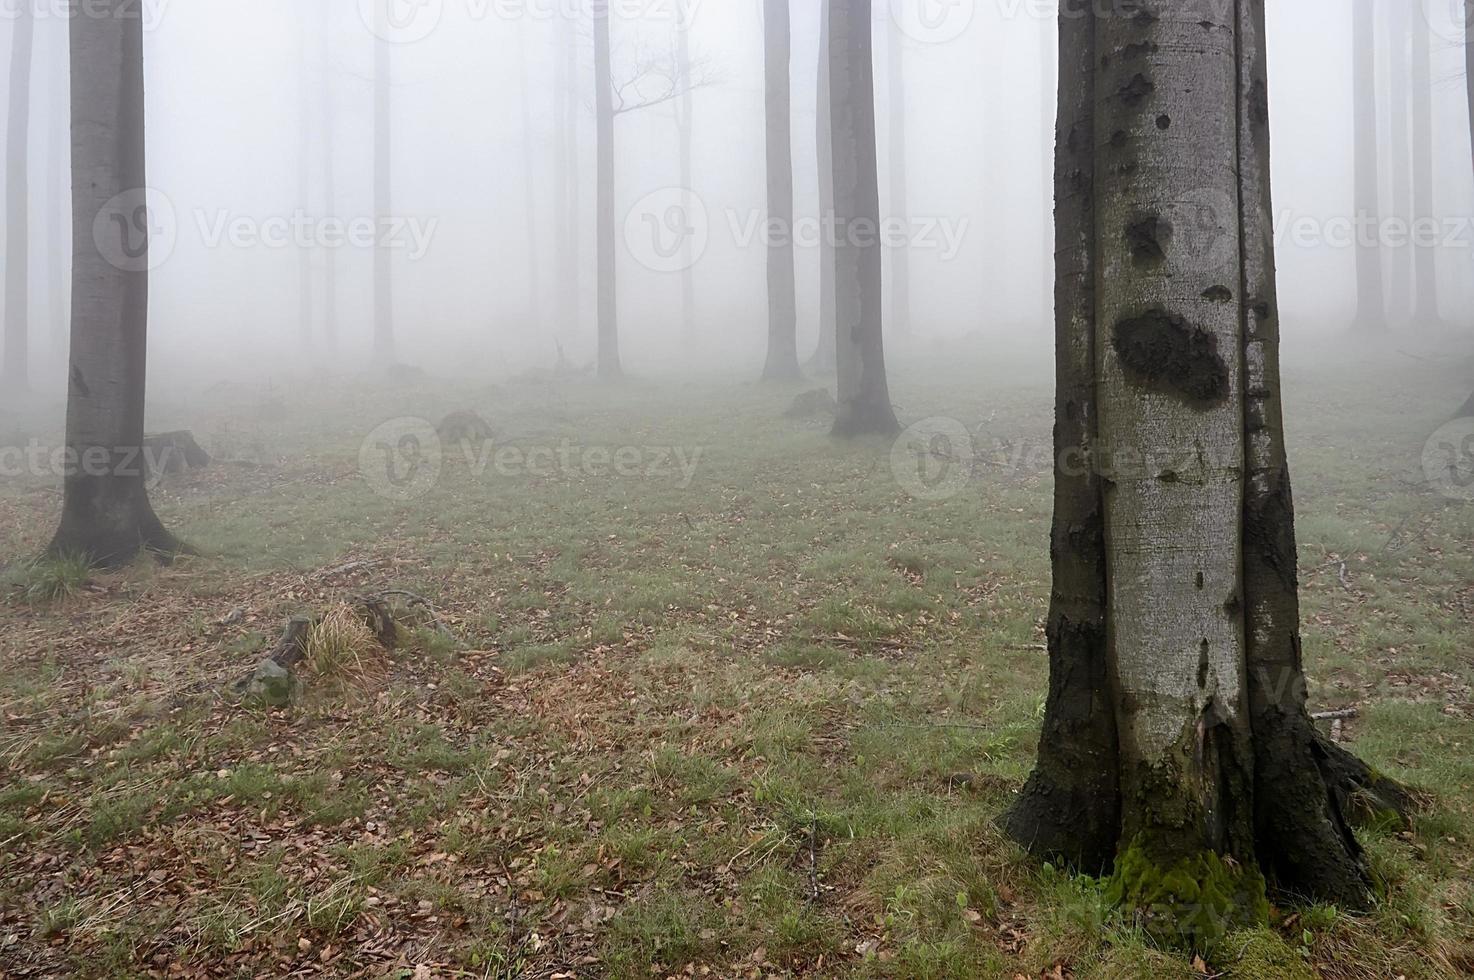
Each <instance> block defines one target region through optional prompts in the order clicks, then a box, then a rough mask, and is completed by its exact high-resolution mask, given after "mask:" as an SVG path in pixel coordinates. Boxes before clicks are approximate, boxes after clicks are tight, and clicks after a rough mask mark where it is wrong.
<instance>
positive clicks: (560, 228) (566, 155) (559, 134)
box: [553, 18, 582, 337]
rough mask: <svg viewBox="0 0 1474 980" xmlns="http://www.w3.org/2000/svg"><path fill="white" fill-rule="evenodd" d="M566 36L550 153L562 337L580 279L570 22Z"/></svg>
mask: <svg viewBox="0 0 1474 980" xmlns="http://www.w3.org/2000/svg"><path fill="white" fill-rule="evenodd" d="M566 23H567V27H568V30H567V33H566V34H565V36H564V37H562V38H561V39H560V43H561V45H562V53H561V57H560V58H559V59H558V80H557V86H558V87H557V91H556V92H555V93H554V107H555V113H556V116H557V119H556V122H555V128H556V135H555V137H554V148H553V153H554V156H555V157H556V161H555V163H554V167H555V168H556V170H557V176H556V178H555V181H554V186H555V188H556V190H555V193H554V203H555V206H556V208H557V216H556V220H555V221H554V235H555V237H556V240H557V242H556V248H557V253H558V271H559V275H560V276H561V277H562V279H563V281H562V282H561V283H560V284H559V287H558V290H557V305H558V332H559V334H560V335H562V336H565V337H567V336H573V335H576V334H577V333H578V324H579V309H580V303H579V296H580V289H581V279H582V277H581V276H580V275H579V268H580V266H581V263H580V261H579V254H578V253H579V248H578V241H579V236H578V196H579V195H578V186H579V173H578V110H579V89H578V83H577V81H576V78H577V74H578V71H577V69H578V47H577V43H578V28H577V24H576V23H575V22H574V21H573V20H572V19H571V18H570V19H568V21H567V22H566Z"/></svg>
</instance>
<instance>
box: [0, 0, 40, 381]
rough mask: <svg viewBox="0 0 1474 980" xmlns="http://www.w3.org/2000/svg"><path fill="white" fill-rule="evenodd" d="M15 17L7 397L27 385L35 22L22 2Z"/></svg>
mask: <svg viewBox="0 0 1474 980" xmlns="http://www.w3.org/2000/svg"><path fill="white" fill-rule="evenodd" d="M16 12H17V15H18V16H17V17H16V18H15V21H14V27H13V28H12V31H13V37H12V42H11V49H10V99H9V102H10V105H9V108H8V109H7V113H8V115H7V117H6V136H5V363H4V366H3V367H0V388H3V389H4V391H5V392H7V393H10V392H22V391H26V390H27V389H29V388H30V385H31V382H30V363H31V357H30V340H31V337H30V330H31V303H30V288H31V287H30V271H31V263H30V248H31V242H30V150H31V140H30V127H31V60H32V59H31V55H32V52H33V50H34V47H35V39H36V19H35V16H34V14H33V13H32V11H31V0H23V2H22V3H20V4H19V6H18V9H17V11H16Z"/></svg>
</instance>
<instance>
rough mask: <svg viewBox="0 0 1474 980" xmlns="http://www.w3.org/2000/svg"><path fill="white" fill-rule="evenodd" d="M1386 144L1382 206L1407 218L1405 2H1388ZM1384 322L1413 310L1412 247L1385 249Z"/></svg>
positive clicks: (1402, 322) (1401, 322) (1401, 321)
mask: <svg viewBox="0 0 1474 980" xmlns="http://www.w3.org/2000/svg"><path fill="white" fill-rule="evenodd" d="M1383 20H1384V23H1385V24H1386V26H1387V85H1386V89H1387V143H1388V153H1387V160H1388V168H1387V169H1388V171H1389V173H1388V175H1387V176H1388V181H1387V183H1388V186H1389V187H1390V189H1391V192H1392V200H1391V201H1390V202H1389V204H1388V206H1387V207H1386V208H1385V211H1386V214H1387V216H1388V217H1396V218H1399V219H1401V220H1403V221H1407V220H1409V219H1410V218H1411V217H1412V201H1413V185H1412V170H1411V167H1412V145H1411V142H1410V141H1409V138H1408V115H1409V114H1410V112H1411V111H1412V105H1411V103H1410V101H1409V99H1408V96H1409V92H1408V78H1409V74H1410V71H1411V69H1410V67H1409V62H1408V56H1409V52H1408V43H1409V40H1410V30H1411V20H1412V11H1411V9H1410V8H1409V6H1408V4H1406V3H1400V2H1399V3H1389V4H1387V11H1386V16H1385V17H1384V19H1383ZM1387 252H1388V254H1387V260H1388V274H1387V307H1388V318H1387V325H1388V326H1389V327H1391V328H1392V329H1399V328H1401V327H1404V326H1406V325H1407V320H1408V318H1409V317H1410V316H1411V313H1412V292H1413V285H1412V282H1413V267H1412V255H1411V254H1410V252H1411V250H1410V249H1407V248H1392V249H1388V250H1387Z"/></svg>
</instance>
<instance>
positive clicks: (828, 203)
mask: <svg viewBox="0 0 1474 980" xmlns="http://www.w3.org/2000/svg"><path fill="white" fill-rule="evenodd" d="M818 74H819V79H818V91H819V97H818V103H817V107H816V109H817V111H816V113H815V116H816V118H817V120H818V133H816V134H815V146H816V147H817V150H818V158H819V223H820V227H821V228H827V227H828V226H829V224H828V223H829V221H830V220H831V219H832V218H833V216H834V132H833V129H832V127H831V126H830V115H831V113H830V105H829V93H830V86H829V0H820V3H819V70H818ZM835 304H836V298H835V295H834V242H833V240H832V239H831V238H830V236H829V235H827V234H821V235H820V236H819V344H818V346H817V347H816V348H815V349H814V354H813V356H812V357H810V358H809V361H808V366H809V369H810V370H812V371H814V372H816V373H819V374H829V373H830V372H832V371H834V370H835V358H836V347H835V345H836V339H835V333H836V330H835V325H836V311H835Z"/></svg>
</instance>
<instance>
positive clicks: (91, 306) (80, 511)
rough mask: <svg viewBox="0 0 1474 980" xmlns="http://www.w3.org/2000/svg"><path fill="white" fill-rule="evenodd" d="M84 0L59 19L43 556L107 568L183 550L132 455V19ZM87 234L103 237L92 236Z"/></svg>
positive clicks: (143, 361)
mask: <svg viewBox="0 0 1474 980" xmlns="http://www.w3.org/2000/svg"><path fill="white" fill-rule="evenodd" d="M95 2H96V3H98V4H99V5H100V6H99V8H98V16H91V17H73V18H72V19H71V21H70V25H71V57H70V60H71V68H72V95H71V119H72V245H73V254H72V270H73V271H72V337H71V363H70V368H69V371H68V379H69V384H68V388H67V424H66V441H67V451H68V454H69V455H70V456H71V462H70V464H69V472H68V473H67V475H66V479H65V488H64V495H63V502H62V516H61V526H60V528H59V529H58V530H57V532H56V536H55V538H53V540H52V542H51V547H50V549H49V550H50V553H51V554H53V555H86V556H87V557H89V558H90V559H91V560H92V561H94V562H96V563H98V564H102V565H119V564H123V563H125V562H127V561H129V560H131V559H132V558H133V557H134V556H136V555H137V554H138V552H139V551H140V550H141V549H148V550H151V551H155V552H160V553H166V554H167V553H178V552H180V551H181V550H183V546H182V545H181V544H180V543H179V541H178V540H176V539H175V538H174V536H173V535H171V534H170V533H169V532H168V531H166V530H164V526H163V525H162V524H161V523H160V522H159V519H158V517H157V516H155V514H154V511H153V507H152V506H150V504H149V500H148V491H147V489H146V486H145V483H144V478H145V473H144V465H143V459H142V457H141V451H142V447H143V411H144V392H145V389H146V377H147V363H148V230H149V225H148V217H147V214H146V213H145V212H144V210H143V208H144V198H143V196H142V190H141V188H145V187H147V186H148V179H147V174H146V168H145V166H144V97H143V13H142V9H141V5H139V4H135V3H132V2H130V0H95ZM94 219H96V221H95V223H94ZM94 228H97V229H99V231H100V232H102V231H105V232H106V233H105V234H102V233H99V234H96V235H94ZM113 234H116V235H117V236H119V237H118V239H116V244H117V246H118V247H117V248H114V247H113V241H114V240H113V239H111V238H110V236H111V235H113ZM104 249H106V251H104Z"/></svg>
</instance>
